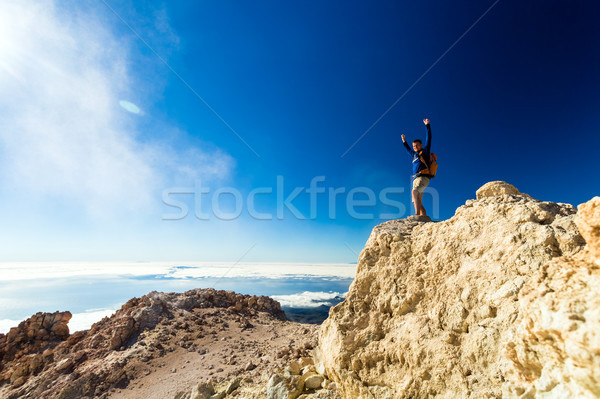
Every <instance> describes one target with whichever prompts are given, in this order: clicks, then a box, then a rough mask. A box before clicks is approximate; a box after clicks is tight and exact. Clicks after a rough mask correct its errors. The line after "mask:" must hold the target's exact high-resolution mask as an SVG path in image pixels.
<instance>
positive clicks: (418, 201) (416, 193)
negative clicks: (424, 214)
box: [412, 190, 423, 215]
mask: <svg viewBox="0 0 600 399" xmlns="http://www.w3.org/2000/svg"><path fill="white" fill-rule="evenodd" d="M412 200H413V204H414V205H415V215H420V214H421V208H422V207H423V204H422V201H421V196H420V193H419V191H418V190H412Z"/></svg>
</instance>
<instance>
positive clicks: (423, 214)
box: [419, 191, 427, 216]
mask: <svg viewBox="0 0 600 399" xmlns="http://www.w3.org/2000/svg"><path fill="white" fill-rule="evenodd" d="M419 207H420V208H421V212H420V213H419V215H421V216H427V211H425V207H424V206H423V191H420V192H419Z"/></svg>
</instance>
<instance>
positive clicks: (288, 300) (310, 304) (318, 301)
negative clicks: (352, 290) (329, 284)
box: [271, 291, 347, 308]
mask: <svg viewBox="0 0 600 399" xmlns="http://www.w3.org/2000/svg"><path fill="white" fill-rule="evenodd" d="M346 294H347V292H346V293H340V292H324V291H304V292H300V293H298V294H290V295H271V298H273V299H275V300H276V301H277V302H279V303H280V304H281V306H289V307H291V308H316V307H319V306H321V305H325V306H333V305H335V304H337V303H339V302H341V300H342V299H343V298H345V297H346Z"/></svg>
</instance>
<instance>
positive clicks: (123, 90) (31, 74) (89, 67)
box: [0, 0, 234, 215]
mask: <svg viewBox="0 0 600 399" xmlns="http://www.w3.org/2000/svg"><path fill="white" fill-rule="evenodd" d="M154 25H155V26H156V27H157V28H159V29H160V31H162V32H168V33H169V38H168V39H169V41H170V42H173V43H176V42H177V38H176V35H175V34H174V33H173V31H172V30H171V28H170V27H169V26H168V18H167V16H166V15H165V14H164V11H160V12H157V13H156V21H155V22H154ZM133 48H135V47H133V46H131V45H130V43H129V42H128V41H127V40H124V39H123V38H122V37H119V35H118V34H116V33H115V31H114V29H111V27H110V26H107V25H103V23H102V19H101V18H100V17H99V16H98V14H96V13H94V12H92V11H90V10H88V11H85V10H81V9H79V10H76V11H72V12H65V9H64V8H59V6H58V5H57V3H56V2H54V1H33V0H17V1H12V0H7V1H2V2H1V3H0V90H1V92H2V94H3V95H2V97H1V99H0V124H1V129H0V156H1V161H0V186H1V187H2V189H3V191H5V192H7V191H10V190H11V189H19V190H25V191H26V193H27V195H33V196H37V197H43V196H49V197H51V198H59V199H69V200H72V201H73V200H74V201H77V203H79V204H80V206H82V207H83V208H84V209H86V210H87V211H88V213H89V214H99V213H100V214H103V215H104V214H105V213H107V212H110V211H112V210H114V209H116V207H117V206H118V208H119V209H125V210H131V209H144V208H147V207H150V206H152V205H153V204H154V203H155V202H156V203H158V201H160V196H159V195H157V194H156V193H157V192H158V191H159V190H161V189H162V188H164V187H165V186H170V185H171V184H172V182H174V181H177V180H182V179H183V180H188V179H196V178H204V179H221V178H225V177H227V176H228V175H229V173H230V172H231V169H232V168H233V164H234V163H233V159H232V158H231V157H230V156H229V155H228V154H226V153H225V152H224V151H221V150H219V149H215V148H212V149H210V150H209V149H205V148H200V147H193V146H192V147H188V148H187V149H186V150H184V151H181V150H180V148H181V147H182V145H181V143H177V142H173V141H169V140H170V139H165V140H161V141H157V140H156V137H159V136H164V137H170V138H173V137H181V136H182V134H181V133H180V132H178V131H177V129H176V128H174V127H170V126H168V125H167V124H165V123H164V121H163V122H160V123H157V124H156V126H160V127H159V128H160V129H165V130H168V132H166V133H165V134H163V135H161V134H157V132H156V131H153V132H152V135H151V136H152V139H150V138H149V137H150V136H147V135H145V132H144V130H143V128H141V127H142V126H148V125H149V123H148V121H144V122H143V123H142V122H141V121H140V120H139V119H140V118H151V117H152V116H151V115H149V113H148V112H147V110H148V109H149V108H151V107H152V101H153V99H152V98H147V97H144V98H142V97H141V96H140V94H138V93H144V94H148V93H153V90H148V88H144V87H139V86H138V85H139V84H140V82H143V81H144V80H143V79H138V77H137V76H135V75H134V74H133V73H132V71H131V70H130V69H131V65H132V64H134V63H135V62H136V60H138V61H139V59H142V57H141V56H140V58H136V57H138V56H137V55H136V54H135V51H133V50H132V49H133ZM137 73H138V74H139V73H140V71H137ZM150 73H152V72H150ZM123 101H124V102H123ZM122 104H127V105H128V107H129V111H130V112H127V110H126V109H125V108H123V106H122ZM131 110H137V111H138V112H131ZM184 135H185V133H184ZM12 191H15V190H12ZM24 196H25V195H24Z"/></svg>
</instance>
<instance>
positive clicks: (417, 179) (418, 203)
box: [402, 119, 432, 216]
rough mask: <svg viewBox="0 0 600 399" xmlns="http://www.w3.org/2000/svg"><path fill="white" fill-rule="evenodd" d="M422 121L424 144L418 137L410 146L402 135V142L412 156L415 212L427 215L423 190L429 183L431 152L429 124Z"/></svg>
mask: <svg viewBox="0 0 600 399" xmlns="http://www.w3.org/2000/svg"><path fill="white" fill-rule="evenodd" d="M423 123H424V124H425V126H426V127H427V138H426V139H425V145H423V142H422V141H421V140H419V139H416V140H415V141H413V142H412V148H410V146H409V145H408V143H407V142H406V136H405V135H404V134H403V135H402V143H403V144H404V148H406V151H408V153H409V154H410V155H411V156H412V157H413V160H412V174H413V176H412V177H413V178H414V180H413V187H412V200H413V203H414V204H415V214H416V215H421V216H427V212H425V207H424V206H423V191H424V190H425V187H427V185H428V184H429V179H431V177H432V176H431V175H430V174H428V173H427V172H428V171H429V165H427V162H429V159H430V158H429V154H430V152H431V126H430V125H429V119H423Z"/></svg>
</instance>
